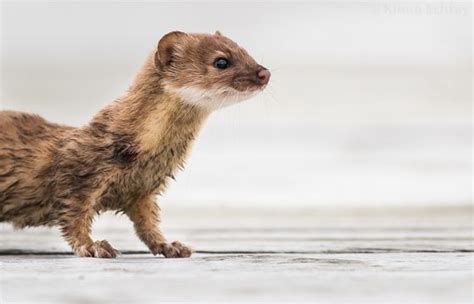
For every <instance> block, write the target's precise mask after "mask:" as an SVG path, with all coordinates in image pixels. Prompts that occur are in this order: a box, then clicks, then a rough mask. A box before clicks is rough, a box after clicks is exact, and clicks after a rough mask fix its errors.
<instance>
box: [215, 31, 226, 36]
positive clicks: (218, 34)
mask: <svg viewBox="0 0 474 304" xmlns="http://www.w3.org/2000/svg"><path fill="white" fill-rule="evenodd" d="M215 35H216V36H224V35H222V33H221V32H220V31H216V32H215Z"/></svg>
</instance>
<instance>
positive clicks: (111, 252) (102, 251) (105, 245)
mask: <svg viewBox="0 0 474 304" xmlns="http://www.w3.org/2000/svg"><path fill="white" fill-rule="evenodd" d="M76 254H77V255H78V256H80V257H93V258H115V257H117V255H118V254H120V252H119V251H118V250H117V249H114V248H113V247H112V246H111V245H110V244H109V242H107V241H105V240H103V241H95V242H94V243H92V244H90V245H84V246H81V247H80V248H79V249H78V250H77V251H76Z"/></svg>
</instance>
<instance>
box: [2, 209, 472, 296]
mask: <svg viewBox="0 0 474 304" xmlns="http://www.w3.org/2000/svg"><path fill="white" fill-rule="evenodd" d="M163 209H164V213H165V215H164V219H165V223H164V230H165V232H166V234H167V235H168V237H169V238H170V239H173V240H174V239H179V240H181V241H183V242H185V243H187V244H190V245H192V246H193V247H194V248H195V250H196V251H197V253H196V254H195V255H193V257H192V258H190V259H177V260H176V259H173V260H170V259H165V258H161V257H153V256H152V255H150V254H148V253H147V252H146V248H145V247H144V246H143V245H142V244H141V243H140V242H139V241H138V240H137V238H136V237H135V236H134V234H133V230H132V227H131V224H130V223H129V222H128V221H127V220H126V219H125V218H124V217H116V216H111V215H104V216H102V217H101V218H100V219H99V220H98V222H97V223H96V225H95V227H94V228H95V229H94V236H95V237H96V238H98V239H102V238H106V239H107V240H109V241H110V242H111V244H112V245H114V246H115V247H116V248H117V249H119V250H121V251H122V255H121V256H120V257H119V258H117V259H114V260H99V259H87V258H77V257H74V256H72V255H71V253H70V250H69V248H68V247H67V245H66V244H65V243H64V242H63V241H62V240H61V238H60V236H59V233H58V231H57V230H56V229H46V228H36V229H28V230H22V231H13V229H12V228H11V227H9V226H8V225H2V226H1V238H0V241H1V242H0V265H1V278H0V283H1V285H0V292H1V294H0V296H1V297H0V298H1V299H2V303H16V302H26V303H33V302H45V303H66V302H68V303H87V302H106V303H117V302H128V303H142V302H143V303H147V302H149V303H152V302H154V303H156V301H165V302H167V301H184V302H193V301H205V302H215V301H217V302H221V301H235V302H250V301H254V302H255V301H257V302H275V301H277V302H278V301H280V302H351V303H352V302H356V301H357V302H359V301H360V302H373V303H381V302H383V303H384V302H413V303H420V302H423V303H470V302H471V301H472V287H473V285H472V284H473V251H474V246H473V237H472V209H471V208H470V207H469V206H465V207H459V208H453V207H450V208H440V209H437V208H425V209H413V208H411V209H394V210H393V209H392V210H387V209H380V210H374V209H367V210H360V209H359V210H316V209H305V210H301V209H300V210H290V209H277V210H268V209H265V210H259V209H249V208H246V209H230V208H217V209H209V210H199V209H197V208H195V209H190V208H184V209H180V207H179V206H169V207H168V206H166V207H165V208H163Z"/></svg>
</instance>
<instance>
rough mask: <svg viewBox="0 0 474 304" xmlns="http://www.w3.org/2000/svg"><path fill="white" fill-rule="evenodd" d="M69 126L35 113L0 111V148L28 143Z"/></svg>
mask: <svg viewBox="0 0 474 304" xmlns="http://www.w3.org/2000/svg"><path fill="white" fill-rule="evenodd" d="M67 129H72V128H71V127H67V126H63V125H59V124H55V123H51V122H49V121H47V120H45V119H44V118H42V117H40V116H39V115H36V114H29V113H22V112H14V111H0V149H1V148H5V147H7V146H8V145H10V146H12V145H13V146H16V145H29V144H31V143H34V142H37V141H40V140H42V139H45V138H46V137H48V136H52V135H54V134H55V133H57V132H60V131H62V130H67Z"/></svg>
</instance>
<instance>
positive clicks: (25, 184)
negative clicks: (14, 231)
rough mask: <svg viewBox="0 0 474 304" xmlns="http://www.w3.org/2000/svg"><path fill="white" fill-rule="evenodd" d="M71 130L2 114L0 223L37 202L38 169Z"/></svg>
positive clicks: (32, 117) (26, 116)
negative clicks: (59, 140)
mask: <svg viewBox="0 0 474 304" xmlns="http://www.w3.org/2000/svg"><path fill="white" fill-rule="evenodd" d="M70 129H73V128H71V127H68V126H63V125H59V124H55V123H51V122H48V121H47V120H45V119H43V118H41V117H40V116H38V115H35V114H28V113H20V112H13V111H0V221H3V220H8V219H9V218H10V217H14V216H18V214H16V213H17V212H18V213H19V214H21V212H22V210H23V209H25V208H27V206H28V205H30V204H31V203H32V202H33V203H35V202H36V199H37V197H39V195H38V191H39V190H40V189H38V188H39V187H38V186H39V185H38V184H37V181H36V178H37V176H38V174H39V170H40V168H41V166H44V164H45V163H46V162H47V161H48V159H49V158H50V157H51V152H52V151H53V150H54V148H55V145H56V144H57V142H58V139H60V138H61V137H64V133H65V132H67V131H68V130H70Z"/></svg>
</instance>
